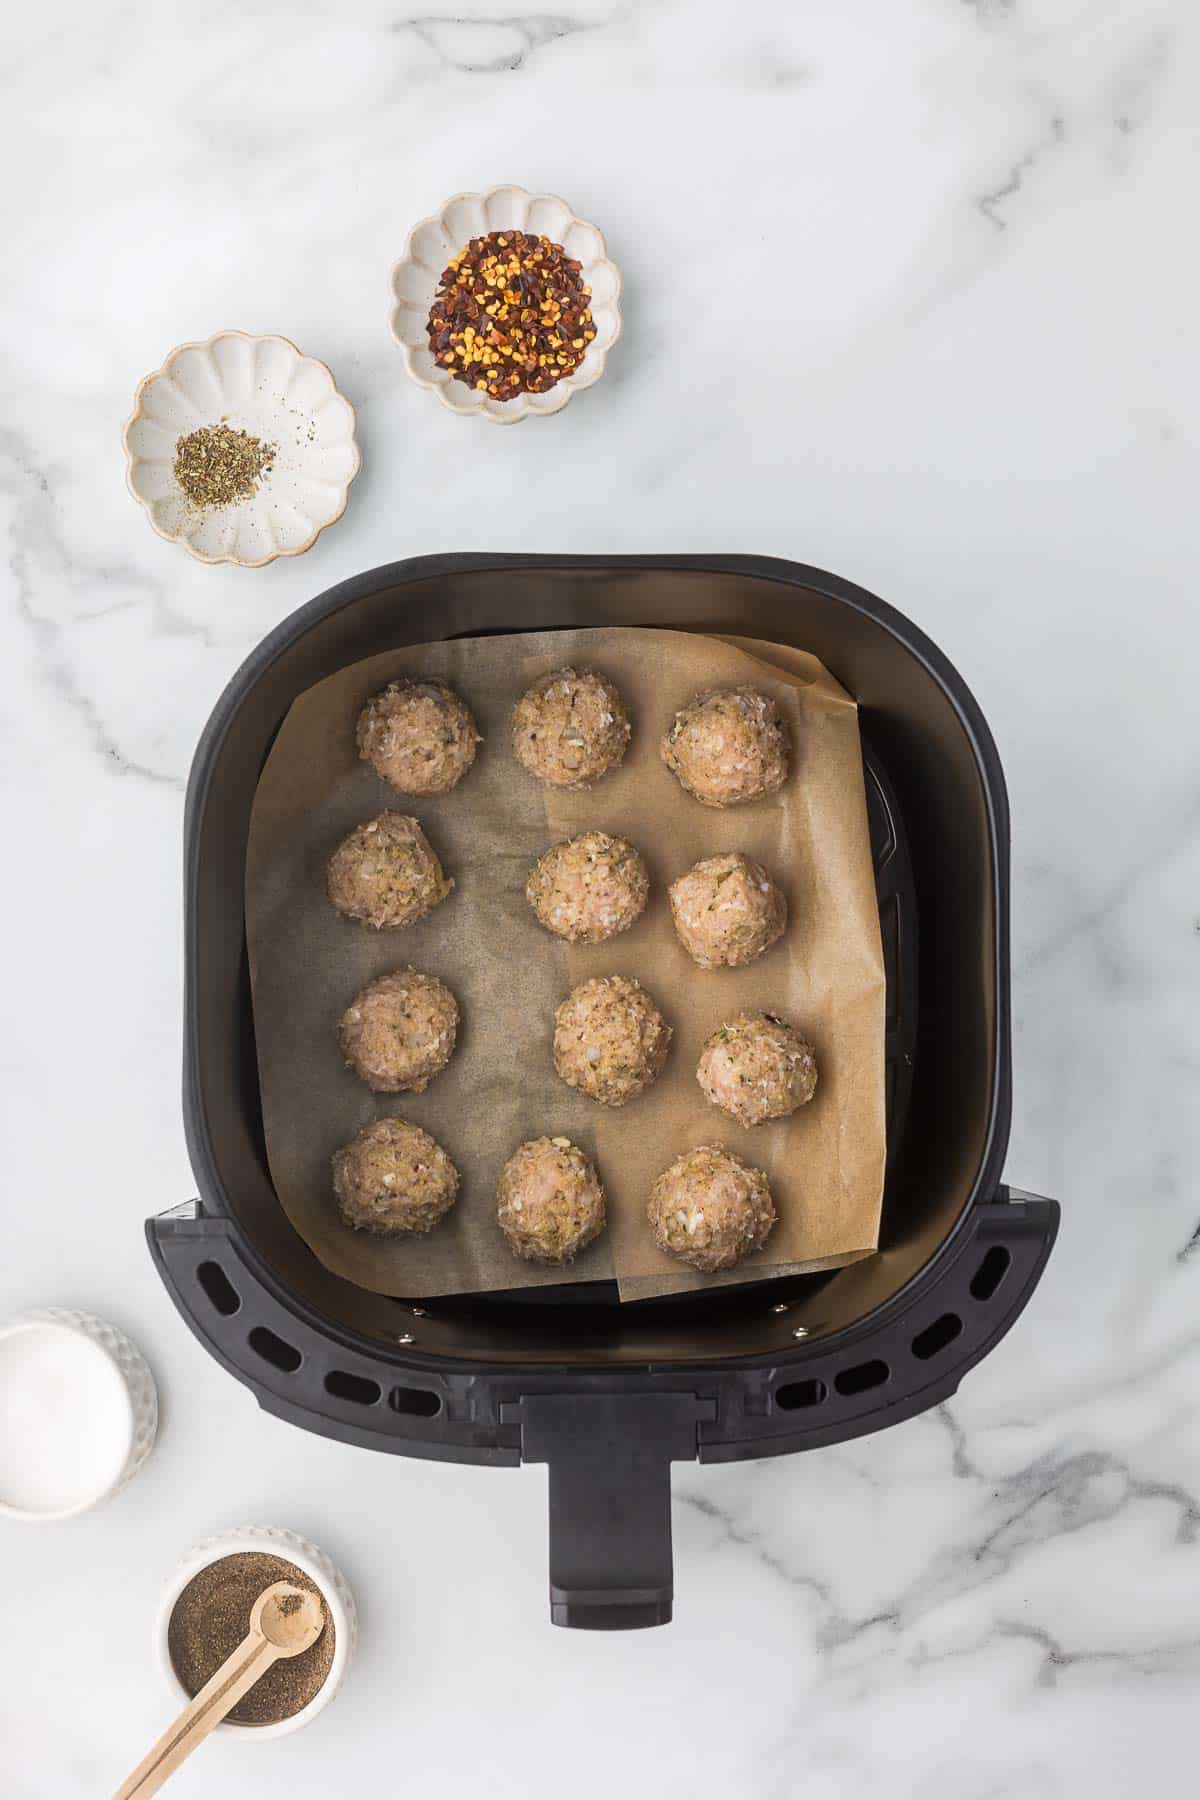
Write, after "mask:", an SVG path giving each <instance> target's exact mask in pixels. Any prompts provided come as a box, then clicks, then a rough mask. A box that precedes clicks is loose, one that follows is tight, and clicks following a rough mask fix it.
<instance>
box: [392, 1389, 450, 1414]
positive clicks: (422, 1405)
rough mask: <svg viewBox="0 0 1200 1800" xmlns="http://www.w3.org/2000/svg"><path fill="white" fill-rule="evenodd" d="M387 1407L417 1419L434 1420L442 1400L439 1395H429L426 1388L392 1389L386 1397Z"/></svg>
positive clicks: (439, 1410)
mask: <svg viewBox="0 0 1200 1800" xmlns="http://www.w3.org/2000/svg"><path fill="white" fill-rule="evenodd" d="M388 1405H389V1406H390V1407H391V1409H392V1411H393V1412H398V1413H411V1414H412V1415H413V1416H414V1418H418V1419H434V1418H436V1417H437V1415H438V1413H440V1412H441V1410H442V1399H441V1395H440V1394H431V1393H430V1391H429V1389H428V1388H410V1387H394V1388H393V1389H392V1391H391V1393H390V1394H389V1395H388Z"/></svg>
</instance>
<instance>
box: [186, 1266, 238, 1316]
mask: <svg viewBox="0 0 1200 1800" xmlns="http://www.w3.org/2000/svg"><path fill="white" fill-rule="evenodd" d="M196 1280H197V1281H198V1282H199V1283H200V1286H201V1287H202V1288H203V1289H204V1292H205V1293H206V1294H207V1295H208V1297H209V1299H210V1300H211V1301H212V1303H213V1305H214V1306H215V1307H216V1309H217V1311H218V1312H219V1313H220V1315H221V1317H222V1318H223V1319H232V1317H233V1315H234V1313H235V1312H237V1311H238V1309H239V1308H240V1306H241V1304H242V1303H241V1301H240V1300H239V1299H238V1293H237V1289H236V1288H235V1287H234V1285H233V1283H232V1281H230V1279H229V1277H228V1275H227V1274H226V1273H225V1271H224V1269H223V1268H222V1267H221V1265H220V1263H215V1262H203V1263H201V1264H200V1267H199V1268H198V1269H197V1270H196Z"/></svg>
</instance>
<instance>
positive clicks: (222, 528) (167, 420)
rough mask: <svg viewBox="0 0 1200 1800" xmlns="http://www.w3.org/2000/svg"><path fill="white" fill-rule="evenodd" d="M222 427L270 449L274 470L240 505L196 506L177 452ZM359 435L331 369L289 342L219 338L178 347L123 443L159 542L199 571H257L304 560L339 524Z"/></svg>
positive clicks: (134, 489)
mask: <svg viewBox="0 0 1200 1800" xmlns="http://www.w3.org/2000/svg"><path fill="white" fill-rule="evenodd" d="M220 424H224V425H227V426H228V427H230V428H231V429H232V430H234V431H244V432H247V433H249V434H250V435H251V436H252V437H255V438H258V439H259V440H260V442H261V443H262V444H264V445H269V446H270V447H271V450H272V455H271V457H270V462H269V467H267V468H266V469H265V470H264V471H263V473H262V474H261V475H260V476H259V477H258V479H257V481H256V483H255V485H254V488H253V491H252V492H250V493H249V494H247V495H246V496H245V497H244V498H241V499H238V500H236V501H233V502H231V503H229V504H228V505H224V506H213V505H209V506H203V505H197V504H196V503H195V502H194V501H192V500H189V498H188V496H187V494H186V493H185V492H184V490H183V488H182V487H181V486H180V483H179V480H178V479H177V476H176V472H175V459H176V454H177V448H178V445H179V442H180V439H182V438H186V437H187V436H188V435H189V434H190V433H192V432H194V431H198V430H200V429H202V428H203V427H206V426H207V427H212V426H216V425H220ZM354 426H355V420H354V408H353V407H352V406H351V405H350V402H349V401H348V400H347V399H345V398H344V396H343V395H341V394H339V393H338V391H337V388H336V387H335V385H334V380H333V376H332V375H331V374H330V372H329V370H328V369H327V368H326V366H325V364H324V363H323V362H318V361H317V360H316V359H315V358H314V357H311V356H303V355H302V354H301V352H300V351H299V350H298V349H297V348H296V346H295V344H293V343H291V342H289V340H288V339H287V338H282V337H250V336H248V335H247V333H245V332H243V331H223V332H219V333H218V334H217V335H216V336H215V337H211V338H209V339H208V340H207V342H205V343H198V344H181V345H180V346H179V348H178V349H176V350H172V352H171V354H170V355H169V356H168V357H167V359H166V361H165V362H164V363H163V365H162V367H161V368H160V369H156V370H155V372H154V373H153V374H152V375H147V376H146V378H145V380H144V381H142V382H141V384H140V385H139V387H138V391H137V396H136V399H135V401H134V409H133V413H132V415H131V417H130V418H129V420H128V421H127V423H126V425H125V432H124V444H125V456H126V479H127V482H128V485H129V490H130V492H131V493H132V494H133V496H134V498H135V499H136V500H137V501H139V502H140V504H141V505H142V507H143V508H144V509H145V511H146V514H147V516H148V518H149V520H150V523H151V525H152V526H153V527H154V529H155V531H157V533H158V535H159V536H160V537H164V538H167V539H169V540H170V541H171V542H172V543H178V544H182V545H183V547H184V549H185V550H187V551H189V552H190V554H191V555H192V556H194V557H196V558H197V559H198V560H199V561H200V562H208V563H222V562H228V563H237V564H240V565H241V566H242V567H243V568H259V567H261V566H262V564H263V563H268V562H273V561H274V559H275V558H276V557H277V556H299V555H300V554H301V553H302V552H303V551H305V550H307V549H309V548H310V546H311V545H312V544H314V543H315V542H316V540H317V538H318V536H319V535H320V533H321V532H322V531H324V529H325V527H326V526H327V525H332V524H333V523H334V521H335V520H337V519H340V518H341V516H342V513H343V512H344V511H345V509H346V498H347V494H348V491H349V487H350V483H351V482H352V481H353V480H354V477H355V476H356V475H357V473H358V470H359V454H358V445H357V443H356V441H355V435H354Z"/></svg>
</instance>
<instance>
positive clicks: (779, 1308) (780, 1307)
mask: <svg viewBox="0 0 1200 1800" xmlns="http://www.w3.org/2000/svg"><path fill="white" fill-rule="evenodd" d="M787 1309H788V1308H787V1301H786V1300H779V1301H777V1302H776V1304H775V1305H774V1306H773V1307H772V1308H771V1311H772V1312H773V1313H785V1312H786V1311H787Z"/></svg>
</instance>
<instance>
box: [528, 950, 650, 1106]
mask: <svg viewBox="0 0 1200 1800" xmlns="http://www.w3.org/2000/svg"><path fill="white" fill-rule="evenodd" d="M670 1047H671V1027H670V1026H669V1025H668V1024H667V1022H666V1020H665V1019H664V1018H663V1016H662V1014H661V1013H660V1012H659V1010H658V1008H657V1006H655V1004H654V1002H653V1000H652V999H651V998H650V996H649V994H648V993H647V992H646V990H645V988H644V987H642V985H641V983H640V982H637V981H633V980H631V979H630V978H629V977H628V976H625V975H597V976H596V977H595V978H594V979H593V980H592V981H585V982H584V983H583V984H582V986H580V987H577V988H576V989H575V990H574V992H573V993H571V994H568V996H567V998H566V999H565V1000H564V1001H563V1003H562V1005H561V1006H560V1007H559V1009H558V1011H557V1012H556V1013H555V1015H554V1067H555V1068H556V1069H557V1070H558V1072H559V1074H560V1075H561V1076H562V1078H563V1080H564V1081H565V1082H566V1083H567V1085H568V1087H573V1088H578V1089H579V1091H580V1093H583V1094H587V1095H589V1096H590V1098H591V1099H593V1100H599V1101H601V1102H602V1103H603V1104H604V1105H605V1106H624V1104H625V1102H626V1101H627V1100H632V1099H633V1098H634V1097H635V1095H637V1094H640V1093H642V1092H643V1091H644V1090H645V1089H646V1088H648V1087H649V1086H650V1083H651V1082H652V1081H654V1080H655V1079H656V1078H657V1076H658V1075H659V1074H660V1073H661V1071H662V1066H663V1064H664V1063H665V1062H666V1060H667V1051H668V1050H669V1049H670Z"/></svg>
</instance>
